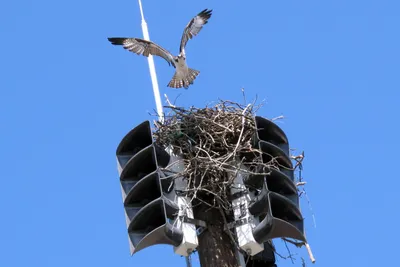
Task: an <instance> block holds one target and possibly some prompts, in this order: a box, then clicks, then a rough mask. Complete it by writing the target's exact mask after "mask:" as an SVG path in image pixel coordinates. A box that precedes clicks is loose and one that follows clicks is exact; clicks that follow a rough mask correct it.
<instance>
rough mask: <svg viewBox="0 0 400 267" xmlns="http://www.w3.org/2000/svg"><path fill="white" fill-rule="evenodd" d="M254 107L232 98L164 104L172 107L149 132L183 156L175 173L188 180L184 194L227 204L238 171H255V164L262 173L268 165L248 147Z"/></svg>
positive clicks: (214, 204)
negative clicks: (195, 104)
mask: <svg viewBox="0 0 400 267" xmlns="http://www.w3.org/2000/svg"><path fill="white" fill-rule="evenodd" d="M259 107H260V106H254V104H248V105H246V106H244V105H241V104H238V103H235V102H231V101H220V102H219V103H217V104H216V105H215V106H213V107H205V108H195V107H191V108H189V109H185V108H181V107H175V106H168V107H167V108H169V109H170V111H171V112H170V114H169V115H168V116H165V120H164V122H163V123H156V130H155V133H154V135H155V139H156V143H157V144H158V145H160V146H161V147H163V148H167V147H170V148H171V149H172V150H173V152H174V153H175V154H177V155H180V156H181V157H182V158H183V160H184V161H185V170H184V171H183V173H179V175H180V176H183V177H185V179H187V190H186V192H184V193H185V195H187V196H189V197H191V199H192V200H197V201H200V202H202V203H205V204H207V205H209V206H211V207H218V208H220V207H221V206H222V207H223V208H224V209H229V206H230V204H229V203H230V201H229V196H230V189H231V187H232V185H233V180H234V178H235V175H236V174H237V172H238V171H241V172H246V173H249V174H251V173H255V172H253V170H255V168H257V170H258V173H260V167H261V168H262V169H263V170H266V172H267V169H268V168H269V167H271V165H273V162H269V163H263V161H262V157H261V151H259V150H258V149H256V148H254V146H253V142H254V136H255V133H256V125H255V120H254V116H255V111H256V110H258V108H259ZM262 172H263V171H262ZM192 204H195V203H192Z"/></svg>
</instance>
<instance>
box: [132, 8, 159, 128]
mask: <svg viewBox="0 0 400 267" xmlns="http://www.w3.org/2000/svg"><path fill="white" fill-rule="evenodd" d="M138 1H139V7H140V14H141V16H142V31H143V39H145V40H146V41H150V36H149V29H148V28H147V23H146V20H145V19H144V15H143V7H142V1H141V0H138ZM147 60H148V62H149V70H150V77H151V83H152V85H153V93H154V100H155V101H156V108H157V114H158V120H159V121H160V122H163V121H164V112H163V107H162V104H161V97H160V90H159V89H158V81H157V74H156V67H155V65H154V60H153V56H152V55H149V57H148V58H147Z"/></svg>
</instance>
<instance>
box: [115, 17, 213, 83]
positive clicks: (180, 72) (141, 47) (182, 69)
mask: <svg viewBox="0 0 400 267" xmlns="http://www.w3.org/2000/svg"><path fill="white" fill-rule="evenodd" d="M211 12H212V10H208V9H204V10H203V11H201V12H200V13H199V14H197V15H196V16H195V17H194V18H192V19H191V20H190V22H189V23H188V24H187V25H186V27H185V30H184V31H183V34H182V38H181V44H180V47H179V55H178V56H173V55H172V54H171V53H170V52H169V51H167V50H166V49H164V48H162V47H161V46H159V45H157V44H155V43H153V42H151V41H146V40H143V39H140V38H121V37H117V38H115V37H113V38H108V40H109V41H110V42H111V43H112V44H113V45H122V46H123V47H124V48H125V49H127V50H129V51H131V52H133V53H136V54H138V55H143V56H146V57H148V56H149V55H154V56H159V57H162V58H164V59H165V60H166V61H167V62H168V64H169V65H172V66H173V67H174V68H175V69H176V70H175V74H174V76H173V77H172V80H171V81H170V82H169V83H168V87H172V88H182V87H184V88H185V89H187V88H188V87H189V85H191V84H193V81H194V80H195V79H196V77H197V75H199V73H200V71H198V70H195V69H191V68H189V67H188V66H187V64H186V54H185V47H186V44H187V42H188V40H189V39H192V38H193V37H194V36H196V35H197V34H198V33H199V32H200V30H201V29H202V28H203V26H204V25H205V24H207V22H208V19H209V18H210V17H211Z"/></svg>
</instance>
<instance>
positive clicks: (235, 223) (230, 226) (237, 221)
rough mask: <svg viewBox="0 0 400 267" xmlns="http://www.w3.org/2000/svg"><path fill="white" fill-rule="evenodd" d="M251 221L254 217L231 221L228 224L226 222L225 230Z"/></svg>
mask: <svg viewBox="0 0 400 267" xmlns="http://www.w3.org/2000/svg"><path fill="white" fill-rule="evenodd" d="M251 222H253V218H252V217H249V218H243V219H240V220H236V221H233V222H230V223H228V224H225V226H224V230H225V231H227V230H229V229H232V228H234V227H238V226H241V225H244V224H247V223H251Z"/></svg>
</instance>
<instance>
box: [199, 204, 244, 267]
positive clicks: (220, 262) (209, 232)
mask: <svg viewBox="0 0 400 267" xmlns="http://www.w3.org/2000/svg"><path fill="white" fill-rule="evenodd" d="M194 213H195V218H196V219H199V220H202V221H205V222H206V223H207V228H206V230H205V231H204V232H202V233H201V234H200V236H199V237H198V238H199V246H198V248H197V251H198V253H199V258H200V266H201V267H241V264H240V263H239V261H238V258H237V251H236V250H237V249H236V247H235V244H234V243H233V241H232V239H231V237H230V236H229V235H228V233H227V232H225V231H224V220H223V218H222V215H221V212H220V211H219V210H218V209H216V208H212V209H210V207H209V206H208V205H205V204H202V205H198V206H197V207H196V208H195V209H194Z"/></svg>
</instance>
